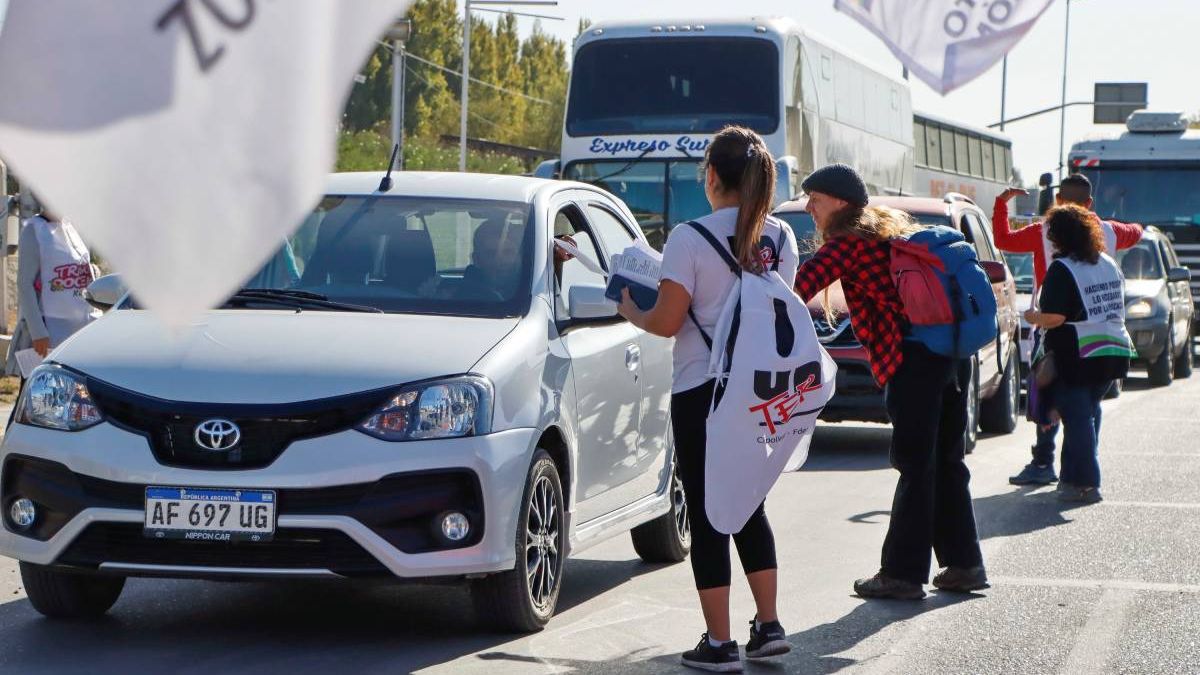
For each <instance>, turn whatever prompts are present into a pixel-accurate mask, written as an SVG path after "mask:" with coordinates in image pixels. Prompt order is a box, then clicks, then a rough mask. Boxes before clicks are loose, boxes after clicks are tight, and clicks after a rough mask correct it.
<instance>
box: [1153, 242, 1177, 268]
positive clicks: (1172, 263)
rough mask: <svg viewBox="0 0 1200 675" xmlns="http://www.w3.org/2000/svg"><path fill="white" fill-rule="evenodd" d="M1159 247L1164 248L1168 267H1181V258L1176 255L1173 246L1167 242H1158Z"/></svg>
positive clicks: (1164, 261) (1164, 256)
mask: <svg viewBox="0 0 1200 675" xmlns="http://www.w3.org/2000/svg"><path fill="white" fill-rule="evenodd" d="M1158 247H1159V249H1161V250H1162V257H1163V263H1164V264H1165V265H1166V266H1167V268H1168V269H1171V268H1174V267H1179V260H1178V259H1177V258H1176V257H1175V252H1174V251H1172V250H1171V247H1170V246H1168V245H1167V243H1166V242H1163V241H1160V242H1158Z"/></svg>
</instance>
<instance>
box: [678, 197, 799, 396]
mask: <svg viewBox="0 0 1200 675" xmlns="http://www.w3.org/2000/svg"><path fill="white" fill-rule="evenodd" d="M737 215H738V209H737V208H736V207H730V208H725V209H721V210H719V211H716V212H714V213H711V214H709V215H707V216H704V217H703V218H697V219H696V222H698V223H700V225H702V226H703V227H704V228H706V229H707V230H708V231H709V232H711V233H713V235H715V236H716V238H717V240H718V241H720V242H722V243H724V244H725V246H726V248H727V249H730V248H731V247H732V245H733V235H734V231H735V229H736V227H737ZM780 228H786V229H787V243H786V244H785V245H784V251H783V257H782V259H781V261H780V263H779V275H780V276H782V277H783V278H784V279H785V280H791V279H795V278H796V271H797V270H798V269H799V267H800V251H799V247H798V245H797V243H796V235H795V233H793V232H792V229H791V227H789V226H788V225H787V223H784V222H783V221H781V220H779V219H778V218H775V217H773V216H768V217H767V224H766V227H764V228H763V239H762V246H763V249H764V253H765V254H766V255H767V256H769V260H767V261H766V264H767V269H770V268H771V266H773V265H774V263H775V256H776V251H775V248H776V246H777V245H778V243H779V235H780V231H781V230H780ZM734 278H735V277H734V276H733V273H732V272H730V271H729V267H728V266H726V265H725V263H724V261H722V260H721V256H720V255H719V254H718V253H717V252H716V251H714V250H713V247H712V245H711V244H709V243H708V241H706V240H705V239H704V236H703V235H701V234H700V233H699V232H696V231H695V230H694V229H692V228H691V227H690V226H687V225H682V224H681V225H679V226H677V227H676V228H675V229H674V230H672V231H671V236H670V237H667V245H666V247H665V248H664V249H663V263H662V279H663V280H667V279H669V280H671V281H674V282H675V283H677V284H679V285H680V286H683V287H684V288H685V289H686V290H687V292H688V294H690V295H691V296H692V311H693V312H694V313H695V315H696V319H697V320H698V321H699V322H700V325H701V326H703V327H704V332H706V333H708V335H709V336H712V334H713V331H714V330H715V329H716V325H717V320H718V319H720V318H721V309H722V307H723V306H724V304H725V298H726V296H728V295H729V289H730V288H732V287H733V281H734ZM673 361H674V366H675V372H674V379H673V381H672V384H671V391H672V392H675V393H679V392H684V391H687V390H689V389H694V388H696V387H699V386H700V385H702V384H704V383H705V382H707V381H708V380H709V377H708V361H709V350H708V345H706V344H705V343H704V337H703V336H701V335H700V331H699V330H697V329H696V324H695V323H693V322H692V320H691V318H690V317H689V318H688V319H686V320H685V321H684V322H683V328H681V329H680V330H679V334H677V335H676V336H675V350H674V354H673Z"/></svg>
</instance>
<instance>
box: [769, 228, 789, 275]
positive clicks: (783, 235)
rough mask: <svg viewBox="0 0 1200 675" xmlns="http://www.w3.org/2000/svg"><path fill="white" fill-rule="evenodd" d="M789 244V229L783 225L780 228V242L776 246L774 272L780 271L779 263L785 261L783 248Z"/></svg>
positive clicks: (772, 269) (772, 267) (772, 268)
mask: <svg viewBox="0 0 1200 675" xmlns="http://www.w3.org/2000/svg"><path fill="white" fill-rule="evenodd" d="M786 243H787V228H786V227H784V226H783V225H780V226H779V242H778V243H777V244H775V264H774V265H772V266H771V271H772V272H778V271H779V261H781V260H783V246H784V244H786Z"/></svg>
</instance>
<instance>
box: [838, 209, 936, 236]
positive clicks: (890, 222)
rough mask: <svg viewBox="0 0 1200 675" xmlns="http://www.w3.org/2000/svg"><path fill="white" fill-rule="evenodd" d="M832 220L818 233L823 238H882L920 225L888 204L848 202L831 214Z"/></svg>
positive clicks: (906, 233)
mask: <svg viewBox="0 0 1200 675" xmlns="http://www.w3.org/2000/svg"><path fill="white" fill-rule="evenodd" d="M831 217H832V219H833V222H831V223H829V226H828V227H826V228H825V229H824V230H823V231H820V232H819V233H818V235H817V236H818V237H819V238H820V240H821V241H822V242H826V241H829V240H830V239H837V238H838V237H859V238H861V239H868V240H870V241H884V240H887V239H895V238H897V237H903V236H905V235H909V234H912V233H913V232H916V231H917V230H919V229H921V226H920V225H917V224H916V223H915V222H914V221H913V218H912V216H910V215H908V214H907V213H905V212H903V211H900V210H897V209H893V208H891V207H890V206H867V207H863V208H857V207H854V206H850V207H847V208H844V209H842V210H840V211H835V212H834V213H833V214H831Z"/></svg>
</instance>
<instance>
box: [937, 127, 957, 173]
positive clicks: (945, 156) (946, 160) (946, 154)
mask: <svg viewBox="0 0 1200 675" xmlns="http://www.w3.org/2000/svg"><path fill="white" fill-rule="evenodd" d="M939 131H940V135H941V137H942V168H943V169H945V170H946V171H954V132H953V131H950V130H949V129H939Z"/></svg>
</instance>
